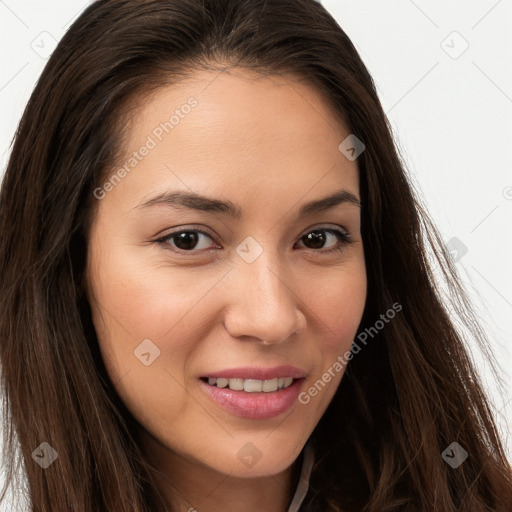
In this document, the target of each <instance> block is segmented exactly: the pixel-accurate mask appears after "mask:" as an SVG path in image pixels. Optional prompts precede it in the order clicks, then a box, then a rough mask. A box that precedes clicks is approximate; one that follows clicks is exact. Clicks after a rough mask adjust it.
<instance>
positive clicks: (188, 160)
mask: <svg viewBox="0 0 512 512" xmlns="http://www.w3.org/2000/svg"><path fill="white" fill-rule="evenodd" d="M135 107H136V108H135V109H133V110H131V114H130V118H129V120H128V124H127V128H128V132H127V133H128V136H127V140H126V144H125V151H124V152H123V153H122V155H121V159H120V160H119V161H117V162H116V166H115V167H114V168H119V167H121V166H123V165H125V164H126V163H127V162H129V160H131V163H132V164H134V165H133V166H130V167H131V168H130V169H129V175H128V176H127V177H126V178H125V179H123V180H122V181H123V182H122V183H120V185H118V186H116V190H115V192H116V193H119V192H121V191H124V192H126V193H127V195H128V196H131V200H132V201H133V200H136V199H137V198H139V200H140V198H141V197H143V196H144V195H147V194H150V193H151V192H157V191H159V190H161V189H162V187H163V186H165V185H166V184H168V185H171V186H176V185H179V186H180V188H191V189H194V190H196V191H199V188H200V189H201V191H203V192H206V191H213V190H215V191H218V190H219V188H221V189H222V188H226V187H228V188H229V189H230V190H236V191H237V193H238V194H239V195H242V196H243V195H244V194H246V193H249V189H250V190H251V193H254V192H257V190H260V191H262V192H263V193H266V192H265V187H267V188H269V187H270V188H272V190H275V189H280V190H282V189H283V187H284V188H286V189H288V190H290V191H292V192H293V193H294V194H295V195H297V194H298V195H299V196H300V195H303V194H304V193H306V192H307V190H310V189H312V188H313V187H315V186H316V184H320V186H321V190H322V191H325V190H328V191H331V189H332V187H333V186H338V185H343V186H348V187H352V191H353V192H355V193H357V191H358V173H357V164H356V163H355V162H352V161H349V160H348V159H347V158H345V157H344V156H343V155H342V154H341V152H340V151H339V149H338V146H339V145H340V143H341V141H342V140H343V139H345V138H346V137H347V136H348V135H349V131H348V129H347V127H346V126H344V124H343V123H342V122H341V121H340V120H339V119H340V118H339V115H338V114H337V113H336V112H334V111H333V109H332V108H331V107H330V106H329V103H328V102H327V101H326V100H325V98H324V97H323V96H322V94H321V93H320V92H319V91H318V90H317V89H316V88H314V87H312V86H310V85H307V84H305V83H304V82H303V81H301V80H299V79H298V78H296V77H294V76H292V75H286V76H284V75H283V76H263V75H261V74H256V73H255V72H253V71H248V70H241V69H235V70H230V71H229V72H223V71H194V72H192V73H191V74H190V75H188V76H187V77H186V78H185V79H183V80H180V81H179V82H177V83H174V84H170V85H166V86H164V87H160V88H159V89H157V90H156V91H153V92H152V93H151V94H150V95H148V96H147V97H145V98H144V99H143V101H142V102H140V104H138V105H136V106H135ZM144 147H146V148H149V150H148V149H144ZM141 150H143V151H141ZM141 152H143V153H144V155H143V157H141V156H140V153H141ZM134 155H136V156H134ZM135 160H136V161H135ZM125 174H127V173H125ZM110 195H111V197H114V196H115V195H116V194H115V193H114V194H110ZM296 199H298V197H296ZM137 202H139V201H137Z"/></svg>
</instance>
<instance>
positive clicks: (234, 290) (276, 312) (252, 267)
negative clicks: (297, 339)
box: [224, 252, 306, 345]
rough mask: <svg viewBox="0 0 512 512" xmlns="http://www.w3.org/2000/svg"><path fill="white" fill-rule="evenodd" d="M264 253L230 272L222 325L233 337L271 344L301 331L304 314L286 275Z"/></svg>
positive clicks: (279, 266) (303, 323) (301, 303)
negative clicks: (226, 304)
mask: <svg viewBox="0 0 512 512" xmlns="http://www.w3.org/2000/svg"><path fill="white" fill-rule="evenodd" d="M266 254H268V253H267V252H264V253H263V254H262V255H261V256H260V257H259V258H258V259H256V260H255V261H254V262H252V263H251V264H247V263H245V262H241V264H240V265H239V266H238V265H237V267H236V268H235V269H234V270H233V271H232V272H230V275H229V278H228V279H229V283H228V286H229V291H228V292H227V298H228V301H229V304H228V306H227V308H226V314H225V318H224V326H225V328H226V330H227V331H228V333H229V334H230V335H231V336H233V337H234V338H239V339H241V340H254V339H257V340H259V341H261V342H263V343H264V344H265V345H271V344H272V345H274V344H278V343H282V342H284V341H286V340H287V339H288V338H290V337H291V336H292V335H293V334H296V333H299V332H301V331H303V330H304V328H305V326H306V318H305V316H304V314H303V312H302V310H303V301H302V298H301V297H299V296H298V294H297V292H296V291H294V286H293V284H292V283H291V282H290V281H291V280H290V278H289V275H288V279H286V277H287V275H285V273H284V272H283V271H282V268H281V267H282V265H279V264H277V263H276V260H275V259H272V258H270V257H266V256H264V255H266Z"/></svg>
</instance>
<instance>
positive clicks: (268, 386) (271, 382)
mask: <svg viewBox="0 0 512 512" xmlns="http://www.w3.org/2000/svg"><path fill="white" fill-rule="evenodd" d="M201 380H202V381H203V382H205V383H206V384H208V385H209V386H213V387H216V388H221V389H225V388H229V389H231V390H232V391H244V392H245V393H274V392H275V391H279V390H281V389H286V388H289V387H290V386H292V385H293V383H294V382H295V381H297V380H300V379H294V378H293V377H275V378H274V379H268V380H258V379H241V378H235V379H226V378H224V377H201Z"/></svg>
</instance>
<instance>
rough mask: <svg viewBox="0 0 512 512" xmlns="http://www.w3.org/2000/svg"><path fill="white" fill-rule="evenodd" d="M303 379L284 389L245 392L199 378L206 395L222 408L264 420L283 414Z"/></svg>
mask: <svg viewBox="0 0 512 512" xmlns="http://www.w3.org/2000/svg"><path fill="white" fill-rule="evenodd" d="M303 381H304V379H297V380H294V381H293V384H292V385H291V386H289V387H287V388H285V389H279V390H278V391H271V392H270V393H265V392H263V391H262V392H259V393H247V392H245V391H233V390H232V389H229V388H217V387H215V386H210V385H209V384H207V383H206V382H204V381H202V380H199V383H200V385H201V387H202V388H203V389H204V390H205V391H206V393H207V394H208V396H209V397H210V398H211V399H212V400H213V401H214V402H215V403H216V404H217V405H218V406H220V407H222V408H223V409H224V410H226V411H228V412H230V413H231V414H234V415H235V416H239V417H241V418H249V419H251V420H266V419H269V418H274V417H276V416H279V415H280V414H283V413H284V412H286V411H287V410H288V409H290V408H291V406H292V405H293V404H294V402H295V401H296V400H297V398H298V396H299V393H300V390H301V388H302V383H303Z"/></svg>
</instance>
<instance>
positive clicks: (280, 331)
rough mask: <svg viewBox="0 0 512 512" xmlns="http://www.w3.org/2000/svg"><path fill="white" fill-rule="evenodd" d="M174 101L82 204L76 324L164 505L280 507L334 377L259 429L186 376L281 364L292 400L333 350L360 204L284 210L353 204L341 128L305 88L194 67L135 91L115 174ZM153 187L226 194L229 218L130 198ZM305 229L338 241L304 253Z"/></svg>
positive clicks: (361, 275)
mask: <svg viewBox="0 0 512 512" xmlns="http://www.w3.org/2000/svg"><path fill="white" fill-rule="evenodd" d="M226 91H229V92H228V94H226ZM190 97H194V98H196V99H197V101H198V104H197V106H196V107H195V108H193V109H192V110H191V112H190V113H189V114H188V115H186V116H185V117H184V118H183V119H180V122H179V125H177V126H175V127H174V129H173V130H172V131H170V132H169V133H168V134H164V136H163V137H162V140H161V141H159V142H158V145H157V146H156V147H155V148H154V149H152V150H151V151H150V152H149V154H147V155H146V156H145V157H144V158H143V159H141V161H140V162H138V164H137V166H136V167H135V168H134V169H133V170H131V172H130V173H129V174H127V175H126V177H124V178H123V179H122V180H121V181H120V182H119V183H117V184H116V185H115V186H114V187H113V188H112V189H111V190H109V191H108V192H107V193H106V194H105V196H104V197H103V199H101V200H99V201H98V204H97V211H96V213H95V217H94V219H93V223H92V228H91V232H90V238H89V245H88V262H87V273H86V284H87V294H88V298H89V300H90V303H91V308H92V314H93V322H94V325H95V329H96V332H97V335H98V340H99V344H100V349H101V353H102V356H103V358H104V361H105V364H106V367H107V371H108V372H109V375H110V377H111V380H112V382H113V383H114V386H115V389H116V390H117V392H118V393H119V395H120V396H121V398H122V399H123V401H124V402H125V404H126V405H127V407H128V409H129V410H130V412H131V413H132V414H133V415H134V417H135V418H136V419H137V421H138V422H139V423H140V424H141V425H142V427H143V429H144V434H143V439H142V444H143V448H144V450H145V451H146V453H147V455H148V457H149V459H150V460H151V462H152V463H153V464H154V465H155V466H156V467H157V468H158V469H159V470H160V471H161V473H162V476H161V477H160V478H159V480H158V483H159V487H160V488H161V490H162V492H163V493H164V494H165V496H166V497H167V499H168V501H169V502H170V503H171V504H172V505H173V506H174V507H176V508H175V509H176V510H184V511H187V510H190V509H192V510H193V509H196V510H197V511H198V512H202V511H208V512H217V511H221V510H222V511H225V510H226V504H227V503H229V506H230V509H232V510H238V511H239V512H253V511H254V512H255V511H258V512H259V511H261V510H266V511H269V512H285V511H286V510H287V507H288V505H289V502H290V500H291V497H292V495H293V492H294V491H295V485H296V481H295V480H294V479H293V473H292V470H294V469H297V467H298V469H299V470H300V467H299V464H296V465H295V466H294V461H296V460H297V458H298V456H299V454H300V452H301V450H302V448H303V446H304V444H305V443H306V441H307V440H308V438H309V436H310V434H311V433H312V431H313V429H314V428H315V426H316V424H317V423H318V421H319V420H320V418H321V416H322V414H323V413H324V411H325V409H326V408H327V406H328V404H329V402H330V401H331V399H332V397H333V395H334V393H335V391H336V389H337V387H338V385H339V383H340V380H341V378H342V375H343V372H344V369H343V370H342V371H338V372H335V377H334V378H332V379H331V381H330V382H329V383H328V384H326V385H325V387H324V388H323V389H322V390H321V391H320V392H319V393H318V395H317V396H315V397H314V398H312V399H311V401H310V402H309V403H308V404H307V405H305V404H302V403H299V401H296V402H295V403H294V404H293V406H292V408H291V409H290V410H288V411H286V413H283V414H281V415H279V416H277V417H274V418H271V419H268V420H255V419H247V418H240V417H238V416H235V415H233V414H231V413H229V412H227V411H225V410H224V409H221V408H220V407H219V406H218V405H216V404H215V403H214V402H213V401H212V400H211V399H210V398H209V396H208V395H207V394H206V393H205V392H204V391H203V390H202V389H201V388H200V385H199V377H200V376H202V375H204V374H205V373H209V372H213V371H215V370H217V371H218V370H221V369H226V368H232V367H239V366H262V367H273V366H276V365H281V364H291V365H294V366H297V367H299V368H302V369H304V370H305V371H306V373H307V376H306V380H305V382H304V383H303V388H302V389H303V390H307V389H308V388H309V387H310V386H312V385H313V384H314V383H315V382H316V381H317V380H318V379H320V378H321V376H322V374H324V372H327V371H328V369H329V368H332V366H333V364H334V362H335V361H336V360H337V358H338V356H339V355H341V354H343V353H344V352H345V351H347V350H349V349H350V347H351V344H352V340H353V339H354V337H355V335H356V332H357V328H358V326H359V323H360V321H361V317H362V314H363V309H364V305H365V301H366V284H367V283H366V269H365V260H364V252H363V242H362V238H361V233H360V208H359V207H358V206H356V205H354V204H351V203H348V202H347V203H342V204H338V205H336V206H334V207H332V208H329V209H326V210H324V211H322V212H319V213H315V214H313V215H310V216H305V217H301V218H300V217H298V211H299V208H300V207H301V206H302V205H303V204H304V203H306V202H309V201H311V200H313V199H319V198H323V197H325V196H328V195H331V194H332V193H333V192H334V191H335V190H338V189H345V190H347V191H349V192H351V193H352V194H353V195H355V196H356V197H357V198H358V199H360V195H359V176H358V168H357V161H350V160H348V159H347V158H345V156H344V155H343V154H342V153H341V152H340V151H339V150H338V145H339V144H340V142H341V141H342V140H343V139H345V138H346V137H347V136H348V135H349V133H350V132H349V131H348V130H347V128H346V127H345V126H344V125H343V124H342V123H341V122H340V121H339V120H338V119H337V118H335V117H334V116H333V114H332V111H331V109H330V108H329V106H328V104H327V103H326V102H325V101H324V99H323V98H322V96H321V95H320V93H319V92H318V91H317V90H316V89H313V88H311V87H310V86H307V85H305V84H303V83H299V81H298V80H297V79H295V78H294V77H291V76H286V77H264V78H262V77H261V76H257V75H254V74H253V73H252V72H250V71H247V70H241V69H236V70H231V71H230V72H229V73H227V72H224V73H219V72H213V71H194V72H193V73H192V74H191V76H190V77H189V78H187V79H186V80H184V81H181V82H179V83H178V84H173V85H171V86H165V87H163V88H160V89H158V90H157V91H156V92H155V93H153V94H152V95H151V96H150V97H148V98H147V101H145V102H144V103H141V104H140V105H139V107H138V109H137V110H136V111H134V113H133V116H132V117H131V120H130V123H129V136H128V140H127V142H126V153H125V155H124V157H123V158H122V159H121V160H120V161H119V162H118V164H119V165H123V163H124V162H125V161H126V160H127V159H128V158H129V157H130V155H132V153H133V152H134V151H137V150H138V149H139V148H140V147H141V146H142V145H143V144H144V143H145V141H146V140H147V137H148V135H151V134H152V133H153V130H154V129H155V127H157V126H158V125H159V124H160V123H161V122H163V121H165V120H167V119H169V116H170V114H171V113H172V111H173V110H175V109H176V108H180V106H181V105H183V104H184V103H186V101H187V99H188V98H190ZM153 138H154V137H153ZM155 140H156V139H155ZM167 190H180V191H187V192H190V191H194V192H197V193H200V194H204V195H208V196H211V197H215V198H218V199H222V200H224V201H228V200H229V201H231V202H233V203H234V204H236V205H237V206H238V207H239V208H240V209H241V211H242V217H241V218H240V219H234V218H230V217H229V216H227V215H225V214H221V213H211V212H201V211H197V210H193V209H189V208H186V207H183V206H169V205H164V204H159V205H154V206H152V207H146V208H143V207H140V206H138V205H140V204H141V203H142V202H144V201H147V200H148V199H150V198H153V197H155V196H157V195H158V194H160V193H162V192H164V191H167ZM319 226H320V227H324V228H325V227H326V228H336V227H338V228H342V229H343V228H344V229H346V230H348V231H349V232H350V237H351V240H352V241H351V243H349V244H345V245H343V243H340V242H339V241H338V239H337V238H336V236H335V235H332V234H329V233H328V232H325V231H321V234H323V235H324V236H325V241H324V242H323V244H322V242H320V243H317V244H316V245H315V243H314V242H311V241H310V240H308V239H307V238H306V237H305V235H307V234H308V233H311V232H312V231H315V229H317V228H318V227H319ZM194 228H195V229H202V230H205V231H207V233H208V234H209V236H205V235H201V234H199V235H198V236H199V238H198V241H197V243H196V245H195V246H194V244H193V243H192V242H190V240H189V242H188V243H189V246H186V244H185V249H184V252H185V251H186V250H188V253H186V252H185V254H179V253H177V252H173V249H175V250H178V249H177V248H179V247H183V244H182V245H178V246H177V245H176V244H177V243H178V244H179V243H180V242H179V241H177V239H176V237H175V238H174V239H172V238H170V239H168V240H166V241H164V242H161V243H157V242H154V240H155V239H156V238H159V237H161V236H163V235H165V234H169V232H170V231H177V230H179V229H181V230H185V231H186V230H189V231H190V230H192V229H194ZM249 236H250V237H253V238H254V239H255V240H256V241H257V243H258V244H259V245H260V246H261V248H262V250H263V252H262V254H261V255H260V256H259V257H258V258H257V259H255V261H253V262H252V263H247V262H246V261H244V259H242V258H241V257H240V256H239V254H238V253H237V252H236V248H237V247H238V246H239V245H240V244H241V242H242V241H244V240H245V239H246V238H247V237H249ZM210 237H211V238H210ZM337 246H339V247H341V250H340V251H336V250H334V251H332V252H330V253H328V252H326V251H327V250H328V249H332V248H335V247H337ZM187 247H192V248H191V249H187ZM195 247H197V248H195ZM145 339H150V340H151V341H152V343H154V345H155V346H156V347H158V349H159V350H160V355H159V357H157V358H156V359H155V360H154V361H153V362H152V363H151V364H150V365H149V366H146V365H144V364H142V363H141V361H140V360H139V359H138V358H137V357H136V356H135V355H134V350H136V349H137V347H138V346H139V345H140V343H141V342H142V340H145ZM264 342H265V343H264ZM331 371H332V370H331ZM247 443H252V444H253V445H254V446H256V447H257V450H258V451H259V452H260V454H261V458H260V460H259V461H258V462H257V463H256V464H254V465H253V466H252V467H248V466H247V465H245V464H243V463H242V462H241V460H240V458H239V457H238V456H237V453H238V452H239V450H240V449H242V448H243V447H244V446H245V445H246V444H247ZM171 482H172V483H171Z"/></svg>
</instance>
